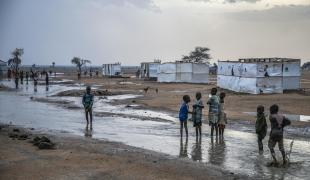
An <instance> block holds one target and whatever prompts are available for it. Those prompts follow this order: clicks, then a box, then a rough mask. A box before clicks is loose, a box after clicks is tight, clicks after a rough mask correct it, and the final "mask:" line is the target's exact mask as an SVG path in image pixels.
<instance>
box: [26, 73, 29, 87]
mask: <svg viewBox="0 0 310 180" xmlns="http://www.w3.org/2000/svg"><path fill="white" fill-rule="evenodd" d="M28 81H29V72H28V71H27V72H26V83H27V85H28Z"/></svg>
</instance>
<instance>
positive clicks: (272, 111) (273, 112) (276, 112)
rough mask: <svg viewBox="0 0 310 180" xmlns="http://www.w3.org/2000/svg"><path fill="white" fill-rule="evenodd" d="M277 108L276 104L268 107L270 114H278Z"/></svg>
mask: <svg viewBox="0 0 310 180" xmlns="http://www.w3.org/2000/svg"><path fill="white" fill-rule="evenodd" d="M278 111H279V106H278V105H277V104H274V105H272V106H270V114H278Z"/></svg>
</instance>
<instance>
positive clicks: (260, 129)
mask: <svg viewBox="0 0 310 180" xmlns="http://www.w3.org/2000/svg"><path fill="white" fill-rule="evenodd" d="M264 111H265V108H264V106H261V105H259V106H257V117H256V123H255V131H256V134H257V143H258V150H259V153H260V154H262V153H263V151H264V146H263V142H262V141H263V139H264V138H265V137H266V134H267V122H266V115H265V113H264Z"/></svg>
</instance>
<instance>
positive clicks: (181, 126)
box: [180, 121, 183, 137]
mask: <svg viewBox="0 0 310 180" xmlns="http://www.w3.org/2000/svg"><path fill="white" fill-rule="evenodd" d="M180 135H181V137H183V121H180Z"/></svg>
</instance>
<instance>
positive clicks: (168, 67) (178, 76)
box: [158, 62, 209, 83]
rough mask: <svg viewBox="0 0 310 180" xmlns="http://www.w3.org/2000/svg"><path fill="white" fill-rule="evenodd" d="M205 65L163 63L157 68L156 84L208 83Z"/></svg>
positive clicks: (207, 68) (207, 71)
mask: <svg viewBox="0 0 310 180" xmlns="http://www.w3.org/2000/svg"><path fill="white" fill-rule="evenodd" d="M208 77H209V65H208V64H206V63H182V62H176V63H164V64H161V65H160V66H159V74H158V82H187V83H208V82H209V80H208Z"/></svg>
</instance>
